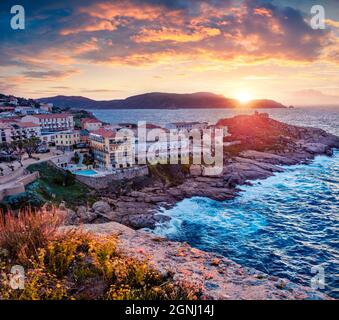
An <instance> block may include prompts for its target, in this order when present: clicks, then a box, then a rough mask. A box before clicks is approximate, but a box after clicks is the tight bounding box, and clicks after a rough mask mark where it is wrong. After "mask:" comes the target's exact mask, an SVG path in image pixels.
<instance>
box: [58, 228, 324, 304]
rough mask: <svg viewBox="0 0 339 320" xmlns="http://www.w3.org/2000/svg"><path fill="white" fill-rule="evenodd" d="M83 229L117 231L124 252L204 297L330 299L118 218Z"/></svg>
mask: <svg viewBox="0 0 339 320" xmlns="http://www.w3.org/2000/svg"><path fill="white" fill-rule="evenodd" d="M70 228H74V227H72V226H70V227H66V230H69V229H70ZM81 229H83V230H84V231H85V232H90V233H93V234H95V235H97V236H105V235H112V234H114V235H116V236H117V238H118V240H119V241H118V249H119V251H120V252H121V253H123V254H126V255H128V256H131V257H133V258H137V259H139V260H141V261H144V260H145V259H146V260H148V261H149V263H150V264H151V265H152V266H154V267H155V269H156V270H157V271H158V272H160V274H161V275H163V276H169V275H170V276H171V277H173V280H174V281H175V282H178V283H180V282H187V281H188V282H189V283H190V284H191V285H193V286H194V287H195V288H197V289H199V290H200V291H201V294H202V298H203V299H208V300H304V299H314V300H319V299H330V297H328V296H327V295H325V294H323V293H321V292H319V291H316V290H313V289H311V288H308V287H305V286H301V285H296V284H294V283H292V282H291V281H289V280H286V279H280V278H278V277H275V276H269V275H267V274H264V273H262V272H259V271H257V270H255V269H252V268H245V267H242V266H240V265H239V264H237V263H235V262H233V261H231V260H229V259H227V258H225V257H223V256H220V255H217V254H214V253H208V252H204V251H201V250H198V249H195V248H192V247H190V246H189V245H188V244H185V243H179V242H173V241H168V240H166V239H164V238H162V237H158V236H154V235H152V234H150V233H147V232H144V231H141V230H133V229H131V228H128V227H126V226H124V225H122V224H119V223H116V222H110V223H104V224H85V225H83V226H82V227H81ZM63 230H65V227H64V228H63Z"/></svg>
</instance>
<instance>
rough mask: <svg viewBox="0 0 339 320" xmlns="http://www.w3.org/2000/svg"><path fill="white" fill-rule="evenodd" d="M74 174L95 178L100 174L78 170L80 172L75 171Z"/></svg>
mask: <svg viewBox="0 0 339 320" xmlns="http://www.w3.org/2000/svg"><path fill="white" fill-rule="evenodd" d="M73 173H74V174H77V175H80V176H94V175H97V174H98V172H96V171H94V170H78V171H74V172H73Z"/></svg>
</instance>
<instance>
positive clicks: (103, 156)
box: [89, 128, 134, 170]
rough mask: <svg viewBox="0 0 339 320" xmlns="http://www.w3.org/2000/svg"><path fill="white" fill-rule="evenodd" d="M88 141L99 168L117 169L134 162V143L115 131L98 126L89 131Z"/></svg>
mask: <svg viewBox="0 0 339 320" xmlns="http://www.w3.org/2000/svg"><path fill="white" fill-rule="evenodd" d="M89 143H90V147H91V150H92V152H93V155H94V160H95V161H96V163H97V165H98V166H99V167H101V168H106V169H109V170H111V169H117V168H126V167H131V166H133V164H134V143H133V141H132V139H131V138H130V137H127V136H126V137H121V135H120V134H117V132H116V131H113V130H109V129H104V128H100V129H98V130H95V131H92V132H90V135H89Z"/></svg>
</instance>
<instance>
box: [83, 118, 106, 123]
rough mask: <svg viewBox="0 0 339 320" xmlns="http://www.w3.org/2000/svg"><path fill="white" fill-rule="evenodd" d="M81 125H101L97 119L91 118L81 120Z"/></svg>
mask: <svg viewBox="0 0 339 320" xmlns="http://www.w3.org/2000/svg"><path fill="white" fill-rule="evenodd" d="M81 123H82V124H85V123H101V121H100V120H98V119H93V118H85V119H82V120H81Z"/></svg>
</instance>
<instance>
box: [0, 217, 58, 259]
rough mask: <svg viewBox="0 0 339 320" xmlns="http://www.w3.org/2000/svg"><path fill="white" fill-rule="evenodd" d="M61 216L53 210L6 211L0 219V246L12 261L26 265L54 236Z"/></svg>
mask: <svg viewBox="0 0 339 320" xmlns="http://www.w3.org/2000/svg"><path fill="white" fill-rule="evenodd" d="M61 222H62V217H61V216H60V215H59V214H57V213H56V212H55V211H54V212H51V213H48V212H44V211H42V212H39V213H34V212H33V211H32V210H27V211H22V212H20V213H19V214H18V216H15V215H14V214H13V213H11V212H8V213H6V214H5V215H4V216H3V217H2V218H1V219H0V247H1V248H2V249H5V250H6V251H7V252H8V255H9V258H10V259H12V260H13V261H14V262H17V263H20V264H23V265H27V264H28V263H29V261H30V259H31V258H32V257H33V258H37V256H38V253H39V249H41V248H46V247H47V244H48V241H49V240H50V239H52V238H54V237H55V236H56V232H57V228H58V227H59V225H60V224H61Z"/></svg>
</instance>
